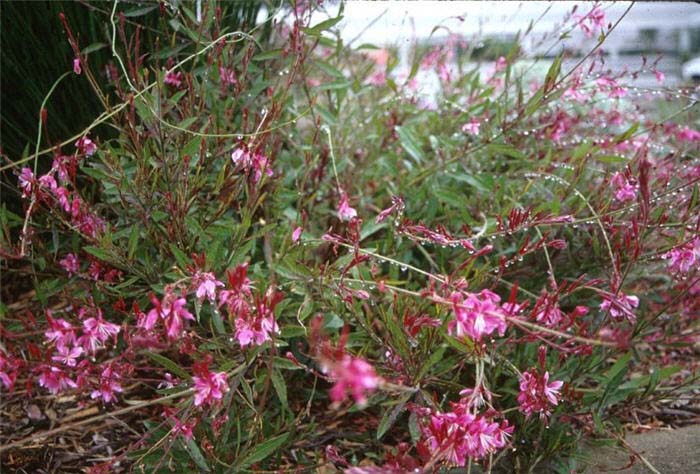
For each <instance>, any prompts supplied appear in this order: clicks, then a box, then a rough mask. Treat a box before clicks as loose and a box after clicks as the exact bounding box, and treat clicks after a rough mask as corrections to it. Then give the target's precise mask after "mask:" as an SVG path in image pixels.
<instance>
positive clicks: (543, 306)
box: [534, 293, 563, 328]
mask: <svg viewBox="0 0 700 474" xmlns="http://www.w3.org/2000/svg"><path fill="white" fill-rule="evenodd" d="M534 315H535V320H536V321H537V322H538V323H542V324H544V325H545V326H547V327H549V328H553V327H557V326H558V325H559V323H560V322H561V320H562V319H563V315H562V312H561V310H560V309H559V304H558V303H557V301H556V298H554V297H552V296H551V295H550V294H548V293H545V294H544V295H542V296H541V297H540V298H538V300H537V302H536V303H535V308H534Z"/></svg>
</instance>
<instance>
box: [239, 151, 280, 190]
mask: <svg viewBox="0 0 700 474" xmlns="http://www.w3.org/2000/svg"><path fill="white" fill-rule="evenodd" d="M231 161H232V162H233V164H234V165H235V166H237V167H240V168H241V169H243V170H244V171H245V172H246V173H247V174H249V175H251V176H252V179H253V183H258V182H259V181H260V179H261V178H262V176H263V173H264V174H266V175H267V176H272V175H274V173H273V171H272V167H271V166H270V160H269V159H268V158H267V157H266V156H265V155H263V154H262V153H258V152H250V151H248V150H247V149H245V148H243V147H241V148H236V149H235V150H233V152H231ZM251 173H252V174H251Z"/></svg>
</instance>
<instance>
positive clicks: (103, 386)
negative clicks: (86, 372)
mask: <svg viewBox="0 0 700 474" xmlns="http://www.w3.org/2000/svg"><path fill="white" fill-rule="evenodd" d="M120 379H121V375H119V374H118V373H116V372H115V371H114V367H113V366H112V365H108V366H107V367H105V368H104V369H103V370H102V373H101V374H100V384H99V387H98V388H97V390H93V391H92V393H91V394H90V398H92V399H95V398H102V401H103V402H104V403H110V402H116V401H117V396H116V395H115V392H116V393H121V392H123V391H124V389H123V388H122V386H121V385H119V383H118V381H119V380H120Z"/></svg>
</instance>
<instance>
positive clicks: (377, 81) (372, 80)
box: [367, 71, 386, 86]
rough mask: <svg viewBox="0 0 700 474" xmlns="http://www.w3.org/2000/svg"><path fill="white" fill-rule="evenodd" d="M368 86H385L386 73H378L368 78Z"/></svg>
mask: <svg viewBox="0 0 700 474" xmlns="http://www.w3.org/2000/svg"><path fill="white" fill-rule="evenodd" d="M367 84H369V85H372V86H383V85H384V84H386V74H385V73H384V71H378V72H375V73H374V74H372V75H371V76H369V77H368V78H367Z"/></svg>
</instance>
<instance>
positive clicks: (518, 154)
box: [486, 143, 526, 160]
mask: <svg viewBox="0 0 700 474" xmlns="http://www.w3.org/2000/svg"><path fill="white" fill-rule="evenodd" d="M486 149H487V150H488V151H489V152H490V153H491V154H492V155H505V156H509V157H511V158H516V159H518V160H524V159H525V158H526V157H525V154H524V153H523V152H522V151H520V150H518V149H516V148H515V147H513V146H511V145H506V144H504V143H492V144H490V145H488V146H487V147H486Z"/></svg>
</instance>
